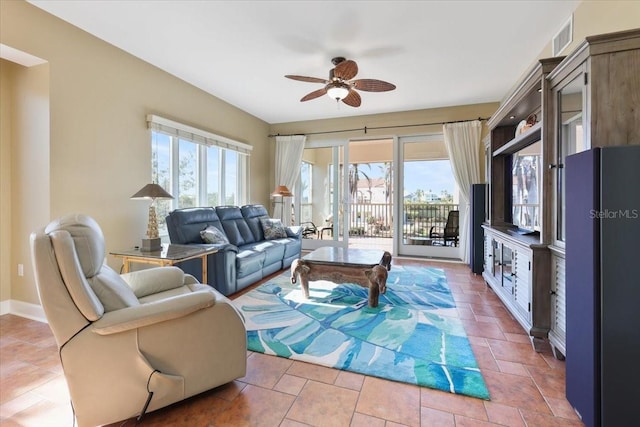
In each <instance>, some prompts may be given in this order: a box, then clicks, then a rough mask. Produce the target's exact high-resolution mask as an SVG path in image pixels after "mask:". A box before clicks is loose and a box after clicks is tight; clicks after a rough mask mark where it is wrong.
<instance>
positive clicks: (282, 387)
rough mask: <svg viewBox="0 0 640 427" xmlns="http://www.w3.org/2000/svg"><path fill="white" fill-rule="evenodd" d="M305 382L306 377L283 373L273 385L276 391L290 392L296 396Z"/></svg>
mask: <svg viewBox="0 0 640 427" xmlns="http://www.w3.org/2000/svg"><path fill="white" fill-rule="evenodd" d="M306 383H307V379H306V378H301V377H296V376H293V375H288V374H284V375H283V376H282V378H280V381H278V383H277V384H276V385H275V387H273V389H274V390H276V391H281V392H283V393H287V394H292V395H294V396H297V395H298V393H300V390H302V387H304V385H305V384H306Z"/></svg>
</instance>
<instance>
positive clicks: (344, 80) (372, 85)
mask: <svg viewBox="0 0 640 427" xmlns="http://www.w3.org/2000/svg"><path fill="white" fill-rule="evenodd" d="M331 62H332V63H333V65H335V68H332V69H331V70H330V71H329V79H328V80H327V79H320V78H318V77H306V76H296V75H290V74H289V75H286V76H285V77H286V78H288V79H292V80H299V81H301V82H309V83H322V84H324V85H325V86H324V87H323V88H322V89H318V90H314V91H313V92H311V93H308V94H307V95H305V96H304V97H302V99H301V100H300V102H304V101H309V100H311V99H315V98H319V97H321V96H322V95H325V94H326V95H328V96H329V97H330V98H331V99H335V100H336V101H337V102H339V101H342V102H344V103H345V104H347V105H349V106H351V107H359V106H360V104H361V103H362V99H361V98H360V94H358V92H356V89H357V90H364V91H365V92H386V91H390V90H394V89H395V88H396V86H395V85H393V84H391V83H388V82H385V81H382V80H375V79H357V80H352V79H353V78H354V77H355V76H356V74H358V64H356V63H355V61H352V60H350V59H345V58H343V57H341V56H338V57H336V58H333V59H332V60H331Z"/></svg>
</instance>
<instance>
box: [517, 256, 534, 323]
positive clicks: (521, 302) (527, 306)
mask: <svg viewBox="0 0 640 427" xmlns="http://www.w3.org/2000/svg"><path fill="white" fill-rule="evenodd" d="M513 273H514V274H515V276H514V288H515V289H514V293H513V298H514V300H515V301H516V303H517V306H518V308H519V309H520V311H521V312H522V313H523V314H526V318H527V319H529V321H531V258H530V257H529V254H527V253H526V252H524V251H521V250H516V251H514V257H513Z"/></svg>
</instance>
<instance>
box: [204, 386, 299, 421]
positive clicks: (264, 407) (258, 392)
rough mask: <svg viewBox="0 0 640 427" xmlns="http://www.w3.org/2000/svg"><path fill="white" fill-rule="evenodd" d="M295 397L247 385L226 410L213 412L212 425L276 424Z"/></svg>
mask: <svg viewBox="0 0 640 427" xmlns="http://www.w3.org/2000/svg"><path fill="white" fill-rule="evenodd" d="M294 399H295V397H294V396H291V395H288V394H286V393H280V392H278V391H273V390H266V389H264V388H261V387H256V386H253V385H251V384H249V385H247V386H246V387H245V388H244V389H243V390H242V392H241V393H240V395H239V396H238V397H236V398H235V399H234V401H233V405H231V406H230V407H229V408H228V409H227V410H225V411H223V412H220V413H217V414H215V415H214V416H213V417H212V419H211V421H212V424H213V425H214V426H234V427H242V426H246V427H253V426H277V425H279V424H280V423H281V422H282V420H284V418H285V415H286V414H287V411H288V410H289V409H290V408H291V405H292V404H293V401H294Z"/></svg>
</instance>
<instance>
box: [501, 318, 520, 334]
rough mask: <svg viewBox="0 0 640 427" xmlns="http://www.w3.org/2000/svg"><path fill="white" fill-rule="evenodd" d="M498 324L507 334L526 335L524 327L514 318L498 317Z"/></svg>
mask: <svg viewBox="0 0 640 427" xmlns="http://www.w3.org/2000/svg"><path fill="white" fill-rule="evenodd" d="M496 323H497V324H498V326H500V330H501V331H502V332H504V333H506V334H520V335H526V331H525V330H524V329H523V328H522V325H521V324H520V323H518V322H517V321H516V320H515V319H513V318H512V317H498V318H496Z"/></svg>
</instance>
